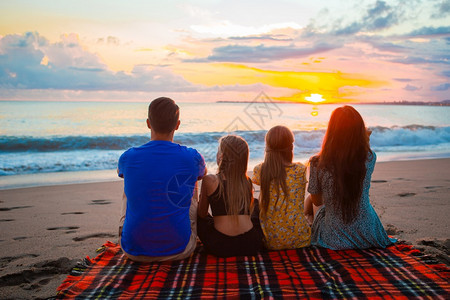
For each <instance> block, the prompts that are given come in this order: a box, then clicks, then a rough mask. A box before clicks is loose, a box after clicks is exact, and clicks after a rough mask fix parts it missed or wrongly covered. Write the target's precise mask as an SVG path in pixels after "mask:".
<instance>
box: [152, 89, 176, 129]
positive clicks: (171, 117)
mask: <svg viewBox="0 0 450 300" xmlns="http://www.w3.org/2000/svg"><path fill="white" fill-rule="evenodd" d="M179 118H180V108H179V107H178V105H176V104H175V101H173V100H172V99H170V98H167V97H160V98H156V99H155V100H153V101H152V102H151V103H150V105H149V106H148V119H149V121H150V126H151V127H152V129H153V130H154V131H155V132H158V133H170V132H172V131H173V130H175V127H176V126H177V122H178V120H179Z"/></svg>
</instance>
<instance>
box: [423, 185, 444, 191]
mask: <svg viewBox="0 0 450 300" xmlns="http://www.w3.org/2000/svg"><path fill="white" fill-rule="evenodd" d="M441 187H442V185H435V186H426V187H425V188H426V189H427V190H431V189H433V190H434V189H437V188H441Z"/></svg>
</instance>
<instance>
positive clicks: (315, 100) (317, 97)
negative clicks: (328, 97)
mask: <svg viewBox="0 0 450 300" xmlns="http://www.w3.org/2000/svg"><path fill="white" fill-rule="evenodd" d="M305 99H306V100H307V101H309V102H313V103H320V102H323V101H325V99H323V98H322V95H321V94H311V96H309V97H305Z"/></svg>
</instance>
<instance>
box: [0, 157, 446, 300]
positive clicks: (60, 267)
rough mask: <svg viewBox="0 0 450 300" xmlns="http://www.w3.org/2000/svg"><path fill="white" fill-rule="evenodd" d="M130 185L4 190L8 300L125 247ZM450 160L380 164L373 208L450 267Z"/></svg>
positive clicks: (2, 244)
mask: <svg viewBox="0 0 450 300" xmlns="http://www.w3.org/2000/svg"><path fill="white" fill-rule="evenodd" d="M122 191H123V182H121V181H118V182H117V181H116V182H104V183H83V184H71V185H55V186H48V187H32V188H21V189H10V190H0V226H1V235H0V298H1V299H9V298H12V299H31V298H47V297H50V296H54V295H55V294H56V288H57V287H58V286H59V285H60V284H61V283H62V281H63V280H64V279H65V278H66V276H67V275H68V272H69V271H70V269H71V268H72V267H73V266H75V264H76V262H77V261H80V260H81V259H83V258H84V257H86V256H90V257H95V256H96V253H95V250H96V249H97V248H98V247H99V246H101V245H102V244H103V243H104V242H105V241H107V240H110V241H112V242H117V241H118V221H119V212H120V207H121V196H122ZM449 195H450V159H432V160H416V161H398V162H381V163H377V164H376V167H375V172H374V174H373V177H372V187H371V190H370V197H371V202H372V205H373V206H374V208H375V210H376V211H377V213H378V215H379V216H380V219H381V221H382V223H383V225H384V227H385V228H386V230H387V231H388V233H389V234H390V235H393V236H394V237H397V238H399V239H401V240H405V241H406V242H408V243H411V244H413V245H415V246H416V247H417V248H419V249H421V250H422V251H424V252H425V253H428V254H431V255H433V256H434V257H436V259H438V260H440V261H442V262H444V263H446V264H448V265H450V259H449V250H450V228H449V227H450V219H449V217H448V216H449V215H450V196H449Z"/></svg>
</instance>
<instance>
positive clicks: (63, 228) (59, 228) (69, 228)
mask: <svg viewBox="0 0 450 300" xmlns="http://www.w3.org/2000/svg"><path fill="white" fill-rule="evenodd" d="M78 228H80V227H78V226H65V227H50V228H47V230H74V229H78Z"/></svg>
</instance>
